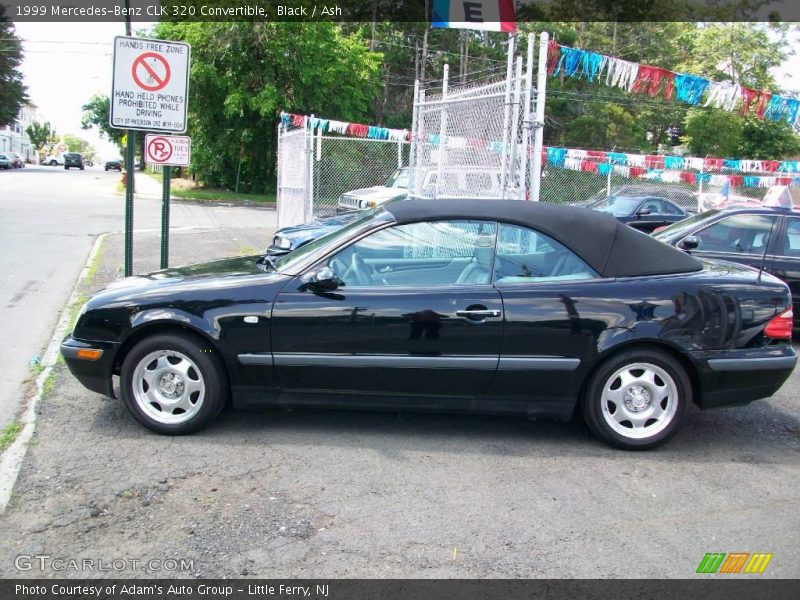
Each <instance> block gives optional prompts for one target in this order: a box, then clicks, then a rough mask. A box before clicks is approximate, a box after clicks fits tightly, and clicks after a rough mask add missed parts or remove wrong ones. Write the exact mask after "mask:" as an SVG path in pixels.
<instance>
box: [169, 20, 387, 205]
mask: <svg viewBox="0 0 800 600" xmlns="http://www.w3.org/2000/svg"><path fill="white" fill-rule="evenodd" d="M155 33H156V35H157V36H158V37H160V38H163V39H172V40H183V41H186V42H189V43H190V44H191V45H192V69H191V75H190V77H191V79H190V90H191V93H190V96H189V134H190V135H191V136H192V155H193V156H192V171H193V172H194V173H196V174H197V176H198V177H199V179H200V180H201V181H202V182H203V183H205V184H207V185H211V186H217V187H224V188H228V189H232V188H233V187H234V186H235V185H236V174H237V169H238V165H239V160H240V149H241V157H242V159H241V161H242V162H241V181H240V185H239V189H241V190H244V191H255V192H266V191H271V190H274V188H275V168H276V161H275V155H276V130H277V123H278V116H279V113H280V111H281V110H287V111H292V112H298V113H304V114H311V113H314V114H317V115H320V116H323V117H325V116H329V117H331V118H335V119H341V120H349V121H362V120H368V119H369V114H370V107H371V105H372V103H373V100H374V98H375V97H376V96H377V95H378V92H379V90H380V80H379V69H380V64H381V54H380V53H377V52H370V51H369V49H368V42H367V40H366V39H365V38H364V36H363V35H362V34H361V33H360V32H359V31H353V32H351V33H345V32H344V31H343V30H342V28H341V27H340V26H339V25H338V24H336V23H325V22H317V23H300V22H298V23H269V22H259V23H233V22H232V23H210V22H197V23H167V22H161V23H159V25H157V26H156V29H155Z"/></svg>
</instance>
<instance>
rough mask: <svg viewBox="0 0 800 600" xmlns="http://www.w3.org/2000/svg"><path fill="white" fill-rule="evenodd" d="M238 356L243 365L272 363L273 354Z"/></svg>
mask: <svg viewBox="0 0 800 600" xmlns="http://www.w3.org/2000/svg"><path fill="white" fill-rule="evenodd" d="M238 358H239V362H240V363H241V364H243V365H270V366H271V365H272V354H240V355H239V356H238Z"/></svg>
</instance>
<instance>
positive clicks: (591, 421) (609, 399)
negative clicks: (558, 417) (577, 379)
mask: <svg viewBox="0 0 800 600" xmlns="http://www.w3.org/2000/svg"><path fill="white" fill-rule="evenodd" d="M691 401H692V386H691V382H690V381H689V376H688V375H687V373H686V370H685V369H684V368H683V366H682V365H681V364H680V363H679V362H678V361H677V360H676V359H675V358H673V357H672V356H670V355H669V354H667V353H666V352H663V351H661V350H657V349H655V348H653V349H650V348H641V349H636V350H629V351H625V352H622V353H620V354H618V355H616V356H613V357H612V358H611V359H609V360H608V361H607V362H605V363H604V364H603V365H601V366H600V368H599V369H598V370H597V372H596V373H595V374H594V376H593V377H592V379H591V381H590V383H589V386H588V387H587V390H586V394H585V396H584V398H583V415H584V417H585V419H586V422H587V424H588V425H589V428H590V429H591V430H592V431H593V432H594V433H595V434H596V435H597V436H598V437H600V438H601V439H603V440H604V441H606V442H608V443H609V444H611V445H613V446H616V447H618V448H624V449H626V450H647V449H650V448H655V447H656V446H659V445H661V444H663V443H664V442H666V441H667V440H669V439H670V438H671V437H672V436H673V435H675V433H677V431H678V429H679V428H680V425H681V420H682V418H683V414H684V412H685V409H686V406H687V405H688V404H689V403H690V402H691Z"/></svg>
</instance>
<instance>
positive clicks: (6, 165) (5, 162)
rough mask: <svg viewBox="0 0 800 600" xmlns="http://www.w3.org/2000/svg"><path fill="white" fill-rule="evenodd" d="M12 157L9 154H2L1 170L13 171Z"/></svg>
mask: <svg viewBox="0 0 800 600" xmlns="http://www.w3.org/2000/svg"><path fill="white" fill-rule="evenodd" d="M11 168H12V165H11V157H10V156H9V155H8V154H0V169H11Z"/></svg>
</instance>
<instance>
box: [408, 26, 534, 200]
mask: <svg viewBox="0 0 800 600" xmlns="http://www.w3.org/2000/svg"><path fill="white" fill-rule="evenodd" d="M534 39H535V38H534V35H533V34H530V35H529V36H528V50H527V58H526V59H523V57H522V56H518V57H516V60H514V38H513V37H510V38H509V48H508V61H507V66H506V76H505V78H503V79H500V80H496V81H492V82H489V83H483V84H475V83H471V84H465V85H460V86H456V87H450V86H449V80H448V77H449V67H448V66H447V65H445V70H444V79H443V81H442V88H441V91H440V92H433V93H431V92H430V91H428V90H425V89H422V88H421V86H420V85H419V82H417V84H416V86H415V89H414V112H413V124H412V135H413V138H412V139H413V147H412V154H411V174H412V175H411V182H410V188H409V194H410V195H411V196H413V197H416V198H431V199H436V198H459V197H473V198H475V197H479V198H508V199H538V196H537V197H531V194H530V190H531V189H532V186H533V184H535V183H537V181H535V180H537V179H538V178H536V177H531V173H539V170H540V167H541V158H540V157H541V151H539V152H538V153H535V152H534V151H533V148H534V145H535V143H538V144H539V147H540V148H541V138H540V132H541V123H539V122H537V120H535V119H534V110H533V108H534V107H533V104H532V102H533V100H534V99H535V98H536V99H537V100H538V102H541V104H542V106H541V111H542V119H538V121H541V120H543V110H544V81H543V78H541V77H540V78H539V81H538V82H537V83H538V89H534V87H533V69H534V65H533V50H534V45H535V42H534ZM542 39H543V42H542V44H543V45H542V48H545V47H546V43H547V37H546V34H545V35H544V36H543V38H542ZM541 53H542V49H541V48H540V54H541ZM545 54H546V50H545ZM540 62H541V60H540ZM523 67H524V69H523ZM542 68H543V67H542V65H541V64H540V70H541V69H542ZM537 92H540V94H539V93H537ZM538 102H537V104H538ZM538 109H539V106H538V105H537V111H536V112H537V114H538ZM534 134H538V135H539V140H534ZM536 154H538V155H539V158H538V160H536V158H537V157H536ZM533 189H538V188H533Z"/></svg>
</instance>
